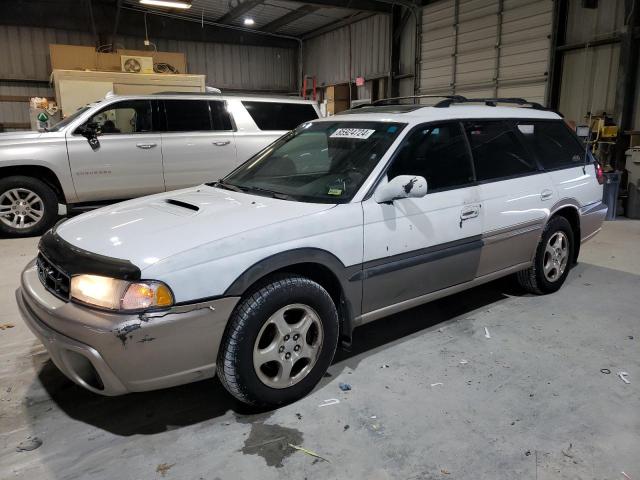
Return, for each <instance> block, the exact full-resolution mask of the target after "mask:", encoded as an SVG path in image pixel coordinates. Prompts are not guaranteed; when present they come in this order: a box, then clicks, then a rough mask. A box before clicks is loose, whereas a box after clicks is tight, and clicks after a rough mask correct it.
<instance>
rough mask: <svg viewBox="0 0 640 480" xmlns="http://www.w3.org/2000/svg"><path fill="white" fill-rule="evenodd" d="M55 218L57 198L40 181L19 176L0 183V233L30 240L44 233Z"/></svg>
mask: <svg viewBox="0 0 640 480" xmlns="http://www.w3.org/2000/svg"><path fill="white" fill-rule="evenodd" d="M57 217H58V198H57V196H56V194H55V192H54V191H53V189H52V188H51V187H50V186H49V185H47V184H46V183H44V182H43V181H41V180H39V179H37V178H33V177H26V176H22V175H15V176H11V177H6V178H2V179H0V233H2V234H4V235H6V236H10V237H30V236H33V235H39V234H41V233H43V232H44V231H45V230H46V229H48V228H49V227H50V226H51V225H53V223H54V222H55V220H56V219H57Z"/></svg>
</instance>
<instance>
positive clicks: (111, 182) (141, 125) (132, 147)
mask: <svg viewBox="0 0 640 480" xmlns="http://www.w3.org/2000/svg"><path fill="white" fill-rule="evenodd" d="M155 103H156V102H155V101H151V100H123V101H120V102H115V103H112V104H110V105H107V106H105V107H104V108H102V109H101V110H99V111H98V112H97V113H96V114H94V115H93V116H92V117H91V118H90V119H89V120H88V121H87V122H86V123H85V125H86V124H87V123H94V124H96V125H97V128H98V141H99V142H100V145H99V147H98V148H97V149H96V150H93V149H92V148H91V146H90V145H89V142H88V141H87V139H86V138H85V137H83V136H82V135H80V133H78V131H77V129H76V131H74V132H72V133H67V149H68V152H69V165H70V167H71V173H72V175H73V182H74V185H75V188H76V192H77V194H78V200H79V201H80V202H92V201H99V200H119V199H126V198H133V197H139V196H142V195H148V194H151V193H157V192H162V191H164V189H165V186H164V176H163V172H162V148H161V147H162V144H161V141H162V140H161V136H160V134H159V133H157V132H155V131H154V125H153V118H154V117H155V116H154V115H153V114H152V107H153V106H155Z"/></svg>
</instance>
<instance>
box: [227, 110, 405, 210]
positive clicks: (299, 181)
mask: <svg viewBox="0 0 640 480" xmlns="http://www.w3.org/2000/svg"><path fill="white" fill-rule="evenodd" d="M404 126H405V124H402V123H389V122H358V121H353V122H348V121H336V122H316V123H306V124H304V125H302V126H300V127H299V128H297V129H296V130H294V131H293V132H291V133H289V134H287V135H285V136H284V137H281V138H280V139H279V140H277V141H276V142H275V143H273V144H271V145H270V146H269V147H267V148H266V149H264V150H262V151H261V152H259V153H258V154H256V155H254V156H253V157H252V158H250V159H249V160H247V161H246V162H245V163H244V164H242V165H241V166H240V167H238V168H237V169H236V170H234V171H233V172H231V173H230V174H229V175H228V176H227V177H225V178H224V179H223V180H221V181H220V182H218V183H216V184H215V186H217V187H220V188H228V189H231V190H241V191H247V192H251V193H256V194H262V195H267V196H273V197H276V198H285V199H294V200H299V201H306V202H316V203H345V202H348V201H349V200H351V198H352V197H353V196H354V195H355V193H356V192H357V191H358V189H359V188H360V186H361V185H362V184H363V183H364V181H365V180H366V178H367V177H368V176H369V174H370V173H371V170H373V168H374V167H375V166H376V165H377V164H378V162H379V161H380V159H381V158H382V156H383V155H384V154H385V152H386V151H387V149H388V148H389V146H391V144H392V143H393V141H394V140H395V139H396V137H397V136H398V134H399V133H400V132H401V131H402V129H403V128H404Z"/></svg>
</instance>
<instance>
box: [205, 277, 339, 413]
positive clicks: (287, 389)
mask: <svg viewBox="0 0 640 480" xmlns="http://www.w3.org/2000/svg"><path fill="white" fill-rule="evenodd" d="M338 333H339V327H338V313H337V310H336V306H335V304H334V302H333V300H332V299H331V296H330V295H329V293H328V292H327V291H326V290H325V289H324V288H323V287H322V286H321V285H320V284H318V283H316V282H314V281H313V280H310V279H308V278H305V277H301V276H297V275H283V276H277V277H274V278H273V279H271V280H270V281H268V282H267V283H266V284H265V285H264V286H262V287H261V288H259V289H257V290H255V291H253V292H252V293H250V294H249V295H247V296H246V297H245V298H243V299H242V300H241V301H240V303H239V304H238V305H237V306H236V308H235V310H234V313H233V314H232V315H231V318H230V319H229V324H228V325H227V329H226V332H225V336H224V338H223V341H222V345H221V346H220V351H219V353H218V362H217V371H218V376H219V377H220V380H221V381H222V384H223V385H224V387H225V388H226V389H227V390H228V391H229V393H231V394H232V395H233V396H234V397H236V398H237V399H239V400H240V401H242V402H244V403H248V404H251V405H257V406H267V407H275V406H278V405H283V404H286V403H290V402H292V401H295V400H298V399H299V398H302V397H304V396H305V395H306V394H307V393H309V392H310V391H311V390H312V389H313V387H315V385H316V384H317V383H318V382H319V381H320V379H321V378H322V375H323V374H324V373H325V372H326V370H327V368H328V367H329V365H330V364H331V360H332V359H333V355H334V353H335V351H336V347H337V345H338Z"/></svg>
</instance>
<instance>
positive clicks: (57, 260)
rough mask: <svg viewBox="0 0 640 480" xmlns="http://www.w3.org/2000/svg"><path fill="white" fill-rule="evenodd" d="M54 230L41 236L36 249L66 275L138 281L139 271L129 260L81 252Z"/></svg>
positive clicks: (85, 251)
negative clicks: (99, 276)
mask: <svg viewBox="0 0 640 480" xmlns="http://www.w3.org/2000/svg"><path fill="white" fill-rule="evenodd" d="M55 230H56V228H55V227H54V228H53V229H51V230H49V231H48V232H47V233H45V234H44V235H43V236H42V238H41V239H40V243H39V244H38V249H39V250H40V254H41V255H43V256H44V257H45V258H46V259H47V260H49V261H50V262H51V263H53V264H54V265H56V266H57V267H58V268H60V269H61V270H62V271H64V272H65V273H66V274H67V275H69V276H72V275H78V274H83V273H84V274H93V275H102V276H105V277H111V278H117V279H120V280H139V279H140V276H141V273H140V269H139V268H138V267H136V266H135V265H134V264H133V263H131V262H130V261H129V260H123V259H121V258H113V257H107V256H104V255H99V254H97V253H92V252H88V251H87V250H83V249H82V248H79V247H76V246H75V245H72V244H71V243H69V242H67V241H66V240H64V239H63V238H62V237H60V236H59V235H58V234H57V233H56V231H55Z"/></svg>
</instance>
